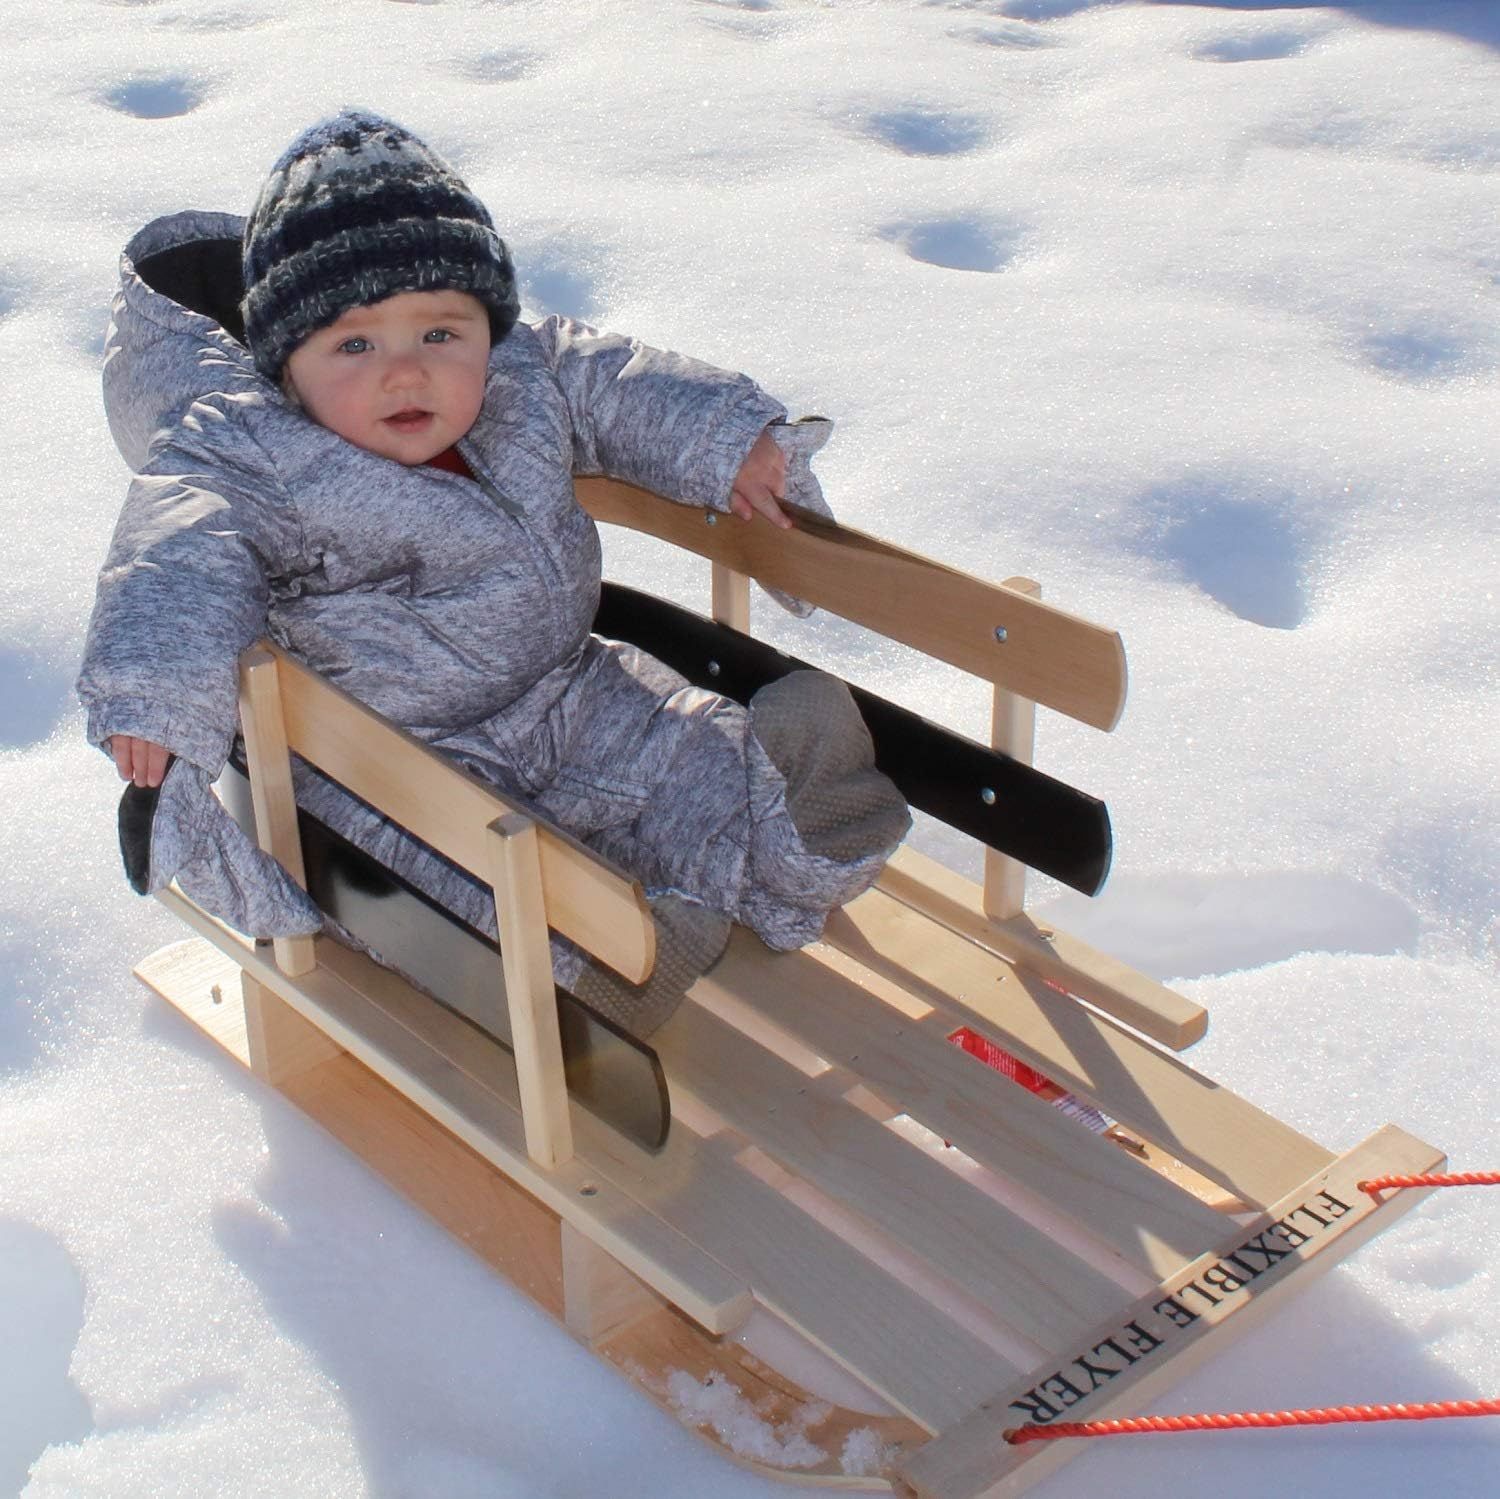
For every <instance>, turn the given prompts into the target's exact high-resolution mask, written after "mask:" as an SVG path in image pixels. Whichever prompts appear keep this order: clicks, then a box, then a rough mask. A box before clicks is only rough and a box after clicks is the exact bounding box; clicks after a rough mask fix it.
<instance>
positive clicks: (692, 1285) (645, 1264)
mask: <svg viewBox="0 0 1500 1499" xmlns="http://www.w3.org/2000/svg"><path fill="white" fill-rule="evenodd" d="M157 898H158V899H159V900H161V901H162V903H163V904H164V905H166V906H167V908H168V909H169V910H171V911H172V912H173V913H174V914H175V915H177V916H179V917H181V919H182V920H183V921H185V922H186V923H187V924H188V925H189V926H190V927H192V928H193V930H194V931H196V932H198V933H199V934H200V935H201V936H204V937H206V938H208V940H209V941H210V942H213V943H214V944H215V945H216V946H219V947H220V948H221V949H222V950H224V951H227V952H230V953H231V954H232V955H233V956H234V958H235V961H236V962H238V963H239V964H240V965H241V966H242V967H243V968H244V969H245V971H246V972H247V973H249V974H250V976H251V977H252V978H254V979H257V980H259V981H260V982H261V983H262V984H265V985H266V986H267V987H268V988H270V989H272V990H274V991H275V992H276V993H277V994H279V995H280V996H281V997H282V998H283V999H284V1000H285V1001H286V1002H287V1003H288V1004H289V1005H291V1007H292V1008H293V1009H295V1010H296V1011H298V1013H300V1014H301V1015H302V1016H304V1017H305V1018H306V1019H308V1020H310V1021H312V1023H313V1024H314V1025H316V1026H318V1028H319V1029H320V1030H322V1031H324V1032H326V1033H327V1034H328V1035H329V1036H330V1037H331V1038H332V1039H333V1040H334V1041H335V1042H337V1043H338V1045H339V1046H341V1047H343V1049H344V1050H345V1051H347V1052H348V1053H349V1054H350V1055H351V1056H353V1057H356V1058H357V1059H358V1060H359V1061H360V1062H362V1063H363V1064H364V1065H365V1066H366V1067H368V1068H369V1069H370V1070H371V1071H372V1072H374V1073H375V1074H376V1075H377V1076H379V1077H381V1078H383V1079H384V1080H385V1081H386V1082H388V1083H390V1084H391V1086H392V1087H394V1088H395V1089H396V1090H397V1091H398V1092H400V1093H402V1094H404V1095H405V1096H406V1097H407V1098H410V1099H411V1100H412V1102H413V1103H415V1104H417V1105H418V1107H420V1108H421V1109H422V1110H423V1111H424V1112H425V1113H427V1114H429V1115H430V1116H431V1117H432V1118H433V1119H436V1120H437V1121H438V1123H439V1124H441V1125H442V1126H443V1127H444V1128H445V1129H447V1130H450V1131H451V1132H452V1133H453V1134H455V1135H456V1136H458V1138H459V1139H460V1140H462V1141H463V1142H464V1143H465V1144H466V1145H468V1146H469V1147H470V1148H471V1149H473V1150H475V1151H477V1152H478V1153H479V1154H480V1155H482V1156H483V1157H484V1158H485V1159H486V1160H487V1161H489V1162H491V1164H493V1165H495V1166H497V1167H499V1169H500V1170H501V1171H503V1172H504V1173H505V1174H506V1175H507V1176H509V1177H510V1178H511V1179H512V1180H514V1181H515V1182H517V1183H518V1184H519V1185H520V1186H522V1187H524V1188H525V1189H526V1190H527V1191H528V1192H530V1193H531V1194H532V1195H533V1196H535V1197H536V1198H538V1199H539V1200H540V1201H541V1202H543V1203H545V1204H546V1205H547V1206H548V1207H549V1208H551V1209H552V1211H553V1212H555V1213H557V1214H558V1216H559V1217H561V1218H564V1219H566V1220H567V1221H569V1222H570V1223H572V1224H573V1225H574V1226H575V1227H577V1228H578V1229H579V1230H580V1231H581V1232H583V1233H585V1234H587V1235H588V1236H589V1237H590V1238H591V1239H593V1240H594V1241H595V1243H597V1244H599V1245H600V1246H601V1247H603V1248H604V1249H606V1250H607V1251H608V1252H609V1253H610V1254H612V1255H613V1256H614V1257H615V1258H616V1259H617V1260H619V1261H620V1263H621V1264H623V1265H624V1266H625V1267H626V1269H628V1270H630V1271H632V1272H633V1273H634V1274H636V1275H638V1276H639V1277H640V1278H641V1279H642V1280H644V1281H645V1282H646V1283H647V1284H648V1285H651V1286H653V1287H654V1288H655V1289H656V1290H658V1291H659V1292H661V1294H662V1295H663V1296H665V1297H666V1298H667V1299H668V1300H669V1301H671V1302H673V1303H674V1304H675V1305H677V1306H680V1307H681V1308H682V1309H683V1310H684V1311H685V1312H687V1313H688V1315H689V1316H691V1317H692V1318H693V1319H694V1320H695V1321H697V1322H699V1323H700V1324H701V1325H702V1326H704V1327H706V1328H708V1329H709V1330H710V1331H712V1332H729V1331H733V1330H734V1329H735V1328H736V1327H738V1326H740V1324H741V1323H742V1322H743V1321H744V1319H745V1317H746V1316H747V1315H748V1314H749V1310H750V1304H751V1300H750V1293H749V1290H748V1288H747V1287H746V1286H745V1285H744V1283H743V1281H741V1280H740V1279H739V1278H738V1277H737V1276H735V1275H733V1274H732V1273H731V1272H729V1271H728V1270H726V1269H725V1268H724V1266H723V1265H722V1264H720V1263H718V1262H717V1261H716V1260H714V1259H713V1258H712V1257H711V1256H709V1255H707V1254H705V1253H704V1252H703V1251H702V1250H701V1249H699V1248H698V1247H697V1246H696V1245H694V1244H692V1243H690V1242H689V1241H688V1240H687V1239H686V1238H684V1236H683V1235H682V1234H680V1233H679V1232H677V1231H676V1230H675V1229H673V1228H671V1227H670V1226H669V1225H668V1224H666V1223H665V1222H663V1221H662V1220H661V1219H660V1218H659V1217H657V1216H656V1215H655V1214H653V1213H647V1212H641V1211H640V1210H639V1208H638V1207H637V1205H636V1204H635V1203H634V1202H633V1201H632V1200H631V1199H630V1198H629V1197H628V1196H627V1195H626V1194H624V1193H623V1192H621V1191H620V1190H619V1189H617V1188H616V1187H614V1186H613V1185H612V1184H611V1183H610V1182H609V1181H608V1180H606V1179H605V1178H604V1177H602V1176H601V1175H599V1174H598V1173H597V1172H596V1171H595V1170H594V1163H593V1162H592V1161H591V1160H590V1159H588V1156H587V1153H586V1152H585V1151H583V1150H579V1151H578V1152H577V1153H576V1154H575V1155H574V1157H573V1159H572V1160H570V1161H567V1162H565V1163H563V1164H562V1165H560V1166H559V1167H558V1168H557V1169H556V1170H553V1171H542V1170H540V1169H539V1168H538V1167H536V1166H535V1165H534V1164H533V1163H532V1161H531V1159H530V1157H529V1156H528V1154H527V1151H526V1141H525V1134H524V1131H523V1129H522V1126H521V1111H520V1102H519V1098H518V1096H517V1094H516V1091H515V1086H516V1085H515V1073H514V1069H513V1068H512V1066H511V1065H510V1059H509V1057H508V1055H507V1054H506V1053H505V1052H504V1050H503V1049H502V1048H501V1047H500V1046H498V1045H497V1044H496V1043H494V1042H489V1043H488V1045H489V1047H490V1048H491V1049H490V1050H489V1051H488V1052H487V1054H486V1055H487V1058H488V1063H489V1066H490V1068H491V1071H492V1073H493V1075H492V1076H491V1077H490V1079H489V1083H488V1085H487V1086H486V1085H482V1084H480V1083H479V1082H477V1081H476V1080H475V1079H474V1078H473V1077H472V1076H470V1075H469V1074H468V1073H467V1072H465V1070H464V1069H463V1068H461V1067H460V1066H458V1065H457V1064H456V1063H455V1062H454V1061H453V1060H452V1059H451V1058H450V1057H448V1056H446V1055H444V1054H443V1052H442V1051H440V1050H438V1049H436V1048H434V1047H433V1046H432V1045H431V1044H430V1043H429V1042H427V1041H426V1040H424V1039H423V1038H422V1037H421V1036H419V1035H418V1034H416V1032H414V1031H413V1030H411V1029H410V1028H408V1026H406V1025H404V1024H403V1023H401V1022H400V1021H398V1020H397V1019H395V1018H393V1017H392V1016H391V1015H390V1014H389V1013H387V1011H386V1009H385V1008H384V1006H382V1005H380V1004H377V1003H376V1002H375V1001H374V1000H373V999H372V998H371V997H370V996H368V995H366V994H364V993H362V992H361V990H360V989H359V988H356V987H355V986H353V985H352V984H351V983H349V982H348V980H347V979H346V978H345V977H343V976H342V975H341V974H340V973H339V972H336V971H335V969H334V967H333V966H332V965H330V964H329V963H327V962H326V961H321V959H322V958H323V955H324V954H325V953H327V954H328V956H334V955H335V954H336V955H337V958H338V959H339V960H341V966H342V967H343V968H344V970H345V972H349V973H353V974H355V975H358V976H360V977H361V978H363V976H364V975H365V974H367V973H368V974H371V975H383V977H382V978H381V979H380V981H379V982H380V983H382V984H385V985H387V986H389V987H390V988H394V989H399V990H400V991H402V992H404V993H405V994H406V995H407V996H409V1000H410V1002H411V1004H412V1007H413V1010H414V1012H416V1011H420V1012H423V1013H425V1014H427V1015H432V1016H443V1017H446V1019H447V1020H449V1021H451V1022H452V1024H453V1025H454V1026H457V1027H460V1028H461V1029H462V1030H463V1031H465V1032H467V1033H469V1034H470V1035H473V1036H475V1037H478V1036H479V1035H480V1032H479V1031H478V1030H477V1029H475V1028H474V1027H473V1026H470V1025H468V1024H467V1023H466V1022H464V1021H462V1020H460V1019H459V1018H458V1017H457V1016H455V1015H451V1014H449V1013H448V1012H447V1011H444V1010H442V1009H441V1007H440V1006H438V1005H435V1004H433V1002H432V1001H431V1000H430V999H428V998H426V996H424V995H420V994H418V993H417V991H416V990H414V989H412V988H411V986H410V985H408V984H406V983H405V982H404V981H403V980H401V979H399V978H397V976H396V975H395V974H392V973H389V972H388V971H386V970H382V969H379V968H377V967H376V965H375V964H374V963H372V962H370V961H369V959H367V958H365V957H363V955H362V954H359V953H354V952H351V951H349V950H348V949H345V948H338V947H337V945H336V944H334V943H332V942H330V941H329V940H328V939H326V938H319V939H318V948H319V956H320V962H319V964H318V966H317V967H316V968H314V969H313V971H312V972H311V973H307V974H302V975H300V976H298V977H295V978H293V977H290V976H288V975H286V974H283V973H281V972H280V971H279V970H278V969H277V968H276V967H275V966H274V965H273V964H272V963H270V962H269V961H268V960H267V959H266V958H265V957H263V956H262V955H261V954H260V953H259V952H258V951H257V950H256V949H254V948H252V947H249V946H246V945H245V944H244V943H243V942H241V941H239V940H238V939H237V938H236V936H235V934H234V933H232V932H230V931H229V930H228V929H227V928H226V927H224V926H222V925H220V924H219V923H218V922H216V921H214V920H213V918H212V917H210V916H208V915H206V914H205V913H204V912H203V911H201V910H200V909H199V908H198V907H197V906H195V905H194V904H193V903H192V902H191V901H189V900H186V899H184V898H183V897H182V896H181V895H179V894H178V893H177V892H176V891H175V890H172V889H170V888H169V889H166V890H163V891H161V892H160V893H159V895H158V897H157ZM330 949H331V950H332V951H329V950H330ZM372 987H373V985H372ZM599 1133H600V1134H605V1135H609V1134H612V1133H613V1132H612V1131H609V1130H607V1129H605V1127H604V1126H602V1125H601V1126H599ZM593 1138H598V1135H597V1134H596V1135H595V1136H593ZM641 1159H642V1160H643V1161H644V1162H647V1163H648V1164H649V1160H650V1158H649V1157H647V1156H646V1155H645V1153H644V1152H641Z"/></svg>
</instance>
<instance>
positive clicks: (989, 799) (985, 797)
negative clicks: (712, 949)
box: [979, 786, 995, 807]
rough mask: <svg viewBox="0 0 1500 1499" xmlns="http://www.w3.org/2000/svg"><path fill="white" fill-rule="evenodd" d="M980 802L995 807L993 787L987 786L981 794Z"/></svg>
mask: <svg viewBox="0 0 1500 1499" xmlns="http://www.w3.org/2000/svg"><path fill="white" fill-rule="evenodd" d="M979 800H980V801H982V802H983V803H984V804H985V806H987V807H993V806H994V805H995V788H994V787H993V786H986V787H985V788H984V789H983V790H982V791H981V792H980V793H979Z"/></svg>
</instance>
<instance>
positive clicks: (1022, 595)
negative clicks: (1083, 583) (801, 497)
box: [575, 478, 1126, 729]
mask: <svg viewBox="0 0 1500 1499" xmlns="http://www.w3.org/2000/svg"><path fill="white" fill-rule="evenodd" d="M575 489H576V492H577V495H578V500H579V503H580V504H581V505H582V506H583V507H584V509H585V510H587V511H588V512H589V514H590V515H592V516H593V517H594V519H595V520H599V521H609V522H611V523H613V524H615V525H621V526H626V527H629V528H630V529H631V530H635V531H644V532H646V533H647V534H649V535H652V536H657V537H660V538H662V539H663V540H665V541H670V542H672V543H674V544H675V545H677V546H679V547H682V548H683V549H684V550H686V551H690V552H695V553H697V554H698V555H699V556H701V557H706V558H708V559H709V560H710V561H712V562H713V563H714V564H715V582H716V588H715V594H716V598H715V611H714V612H715V615H716V616H717V617H724V616H723V613H722V611H723V610H724V609H728V610H730V611H731V612H738V610H739V606H740V605H742V603H743V599H735V598H733V597H732V594H733V590H732V589H731V588H730V587H729V586H728V582H729V580H728V579H727V578H726V577H725V572H724V570H728V571H729V572H731V573H735V574H740V575H744V576H748V577H752V578H755V579H757V580H758V581H759V582H761V583H763V584H766V585H768V586H769V587H772V588H780V589H782V590H784V591H785V592H787V593H790V594H793V595H795V596H796V597H798V598H803V599H806V600H807V601H808V602H809V603H811V604H816V605H817V606H818V607H819V608H821V609H827V610H828V611H829V612H830V613H833V614H837V615H840V616H842V617H843V618H844V619H848V620H853V621H854V622H855V623H856V624H861V625H864V626H866V627H867V628H869V629H872V630H875V631H877V632H879V633H880V634H882V635H885V636H887V637H888V638H889V639H891V640H896V641H900V642H901V643H902V644H903V645H909V646H913V647H914V648H915V649H917V650H919V651H922V652H924V653H925V654H926V655H929V656H933V657H935V658H936V659H938V660H940V661H946V662H947V663H949V664H950V665H952V666H957V667H959V668H961V669H962V670H964V671H967V672H971V673H972V674H973V675H975V676H977V677H980V678H982V679H983V680H985V681H987V682H991V683H993V684H995V685H996V686H997V687H1001V688H1004V689H1006V690H1007V691H1010V692H1013V693H1015V694H1017V695H1018V696H1020V697H1022V698H1025V699H1028V700H1030V701H1033V702H1038V703H1042V704H1044V705H1046V706H1047V707H1049V708H1052V709H1055V710H1056V711H1057V712H1059V713H1065V714H1067V715H1068V716H1069V717H1070V718H1075V719H1077V720H1079V722H1081V723H1086V724H1092V725H1093V726H1094V727H1095V728H1098V729H1112V728H1113V727H1114V726H1115V724H1116V723H1117V722H1118V721H1119V717H1120V714H1121V712H1122V711H1123V709H1124V706H1125V690H1126V671H1125V648H1124V646H1123V645H1122V643H1121V641H1120V636H1119V634H1118V633H1117V632H1116V631H1114V630H1109V629H1106V628H1104V627H1103V626H1101V625H1095V624H1091V623H1090V622H1089V621H1087V620H1085V619H1081V618H1079V617H1078V616H1077V615H1074V614H1069V613H1068V612H1066V611H1065V610H1062V609H1058V608H1055V607H1054V606H1052V605H1050V604H1045V603H1043V602H1042V601H1041V600H1040V599H1039V598H1036V597H1033V596H1030V595H1028V594H1027V593H1026V592H1025V591H1023V590H1020V589H1017V588H1012V587H1007V586H1005V585H1002V584H994V583H987V582H985V581H984V580H983V579H981V578H976V577H974V576H973V575H972V574H970V573H965V572H961V571H960V570H959V569H957V568H952V567H946V566H944V565H943V564H941V563H938V562H933V561H931V560H930V559H928V558H926V557H921V556H919V555H917V554H916V553H914V552H907V551H903V550H902V549H901V548H900V547H895V546H891V545H890V544H889V543H888V542H884V541H880V540H878V539H877V538H875V537H873V536H867V535H865V534H864V533H862V532H860V531H856V530H853V529H852V528H850V527H848V526H840V525H836V524H834V523H833V522H832V521H828V520H824V519H822V518H821V517H819V516H816V515H812V514H810V513H809V512H807V511H805V510H796V509H795V507H789V508H792V510H793V512H794V514H795V518H796V522H797V525H796V529H795V530H792V531H781V530H778V529H777V528H775V527H773V526H769V525H745V524H743V523H742V522H740V521H739V520H738V519H736V518H735V517H734V516H731V515H721V514H719V513H718V512H716V511H712V510H700V509H697V508H696V507H694V506H690V505H680V504H677V503H675V502H673V501H671V500H665V499H662V498H661V497H660V496H659V495H654V494H651V493H650V492H649V491H647V490H644V489H638V488H636V487H635V486H634V485H632V484H625V483H623V482H621V481H620V480H617V479H602V478H586V479H579V480H577V481H576V483H575Z"/></svg>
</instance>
